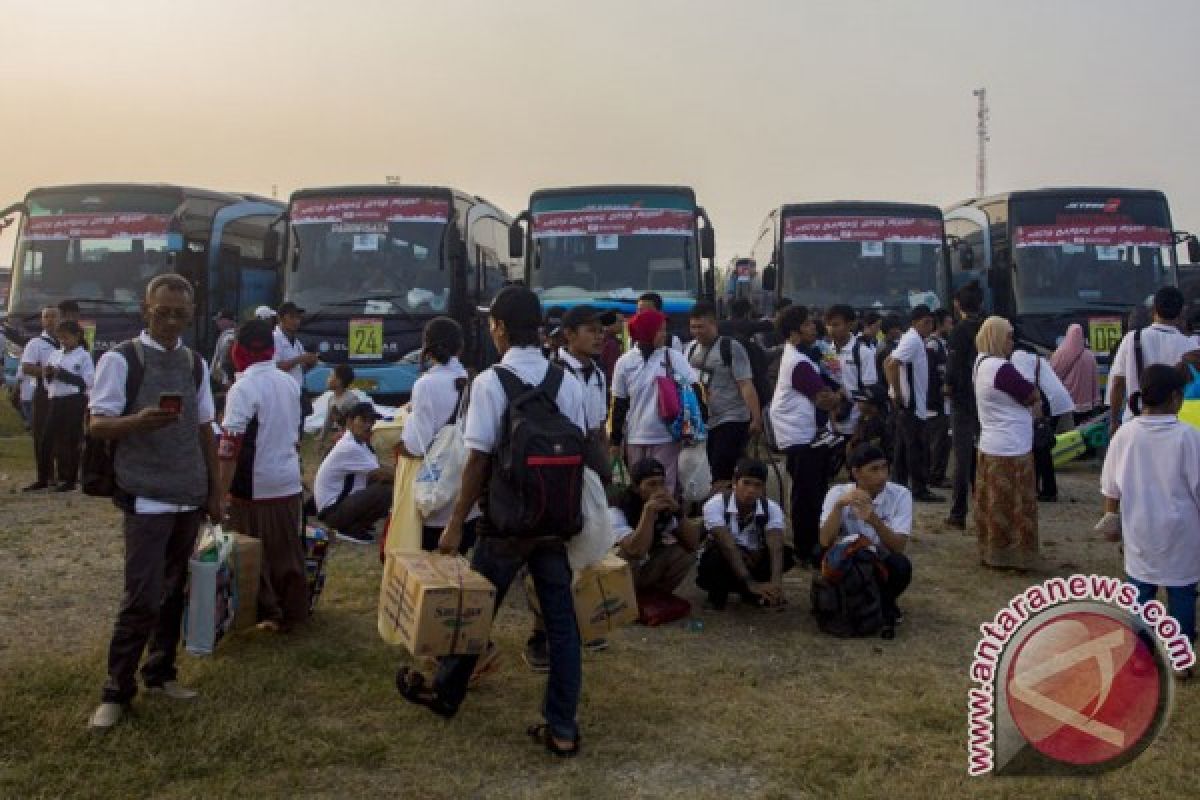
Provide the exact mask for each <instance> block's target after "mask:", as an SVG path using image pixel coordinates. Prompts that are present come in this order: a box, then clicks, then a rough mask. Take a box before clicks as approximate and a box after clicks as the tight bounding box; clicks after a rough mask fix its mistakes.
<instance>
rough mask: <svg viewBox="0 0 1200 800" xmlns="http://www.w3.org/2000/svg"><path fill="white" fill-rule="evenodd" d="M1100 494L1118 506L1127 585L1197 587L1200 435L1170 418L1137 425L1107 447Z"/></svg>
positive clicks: (1129, 425) (1142, 418) (1125, 429)
mask: <svg viewBox="0 0 1200 800" xmlns="http://www.w3.org/2000/svg"><path fill="white" fill-rule="evenodd" d="M1100 487H1101V491H1102V492H1103V493H1104V496H1105V497H1110V498H1113V499H1115V500H1120V501H1121V530H1122V536H1123V539H1124V545H1125V571H1126V572H1127V573H1128V574H1129V575H1130V577H1132V578H1135V579H1137V580H1139V581H1145V582H1146V583H1153V584H1157V585H1159V586H1187V585H1188V584H1192V583H1196V582H1197V581H1200V431H1198V430H1196V429H1195V428H1193V427H1192V426H1190V425H1187V424H1186V423H1182V422H1180V421H1179V419H1178V418H1177V417H1174V416H1163V415H1143V416H1140V417H1134V418H1133V419H1131V420H1130V421H1129V422H1128V423H1127V424H1125V425H1122V426H1121V427H1120V429H1118V430H1117V432H1116V433H1115V434H1113V437H1112V441H1111V442H1109V445H1108V453H1107V454H1106V455H1105V458H1104V469H1103V470H1102V472H1101V474H1100Z"/></svg>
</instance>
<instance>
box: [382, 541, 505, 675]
mask: <svg viewBox="0 0 1200 800" xmlns="http://www.w3.org/2000/svg"><path fill="white" fill-rule="evenodd" d="M495 602H496V589H495V587H494V586H492V584H491V582H490V581H488V580H487V578H484V577H483V576H482V575H480V574H479V573H477V572H473V571H472V570H471V565H470V564H469V563H468V562H467V560H466V559H465V558H462V557H461V556H443V555H438V554H436V553H403V554H393V555H389V556H388V560H387V563H386V564H385V565H384V568H383V583H382V586H381V587H380V595H379V619H378V628H379V635H380V636H381V637H383V640H384V641H385V642H389V643H391V644H402V645H404V647H405V648H406V649H407V650H408V651H409V652H410V653H412V654H413V655H414V656H417V657H438V656H448V655H479V654H481V653H483V651H484V650H485V649H486V648H487V643H488V636H489V634H490V633H491V629H492V611H493V609H494V606H495Z"/></svg>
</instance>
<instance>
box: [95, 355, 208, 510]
mask: <svg viewBox="0 0 1200 800" xmlns="http://www.w3.org/2000/svg"><path fill="white" fill-rule="evenodd" d="M138 341H139V342H141V343H142V347H145V348H149V349H151V350H158V351H160V352H161V351H164V350H166V348H165V347H163V346H162V345H161V344H159V343H158V342H156V341H154V339H152V338H150V334H148V333H146V332H145V331H142V332H141V333H140V334H139V335H138ZM180 344H181V342H176V343H175V346H176V347H178V346H179V345H180ZM172 349H174V348H172ZM200 365H201V367H202V372H203V374H202V375H201V376H200V386H199V387H198V388H197V389H196V424H197V425H211V424H212V421H213V417H215V416H216V409H215V408H214V406H213V396H212V378H211V376H210V374H209V371H208V363H207V362H205V360H204V359H203V358H201V359H200ZM128 374H129V363H128V362H127V361H126V360H125V357H124V356H123V355H121V354H120V353H118V352H117V351H116V350H115V349H113V350H109V351H108V352H107V353H105V354H104V355H102V356H100V361H99V363H97V364H96V380H95V383H93V384H92V394H91V398H90V399H89V400H88V410H90V411H91V412H92V414H94V415H96V416H98V417H119V416H121V415H122V414H124V413H125V377H126V376H127V375H128ZM133 510H134V513H136V514H182V513H184V512H186V511H195V510H196V506H184V505H175V504H174V503H164V502H162V501H160V500H151V499H150V498H148V497H138V498H135V499H134V506H133Z"/></svg>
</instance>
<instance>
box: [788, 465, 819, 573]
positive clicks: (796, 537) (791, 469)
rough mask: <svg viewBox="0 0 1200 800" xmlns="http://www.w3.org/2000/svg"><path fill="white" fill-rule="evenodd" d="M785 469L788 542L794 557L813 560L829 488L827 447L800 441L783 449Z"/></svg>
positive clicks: (815, 558)
mask: <svg viewBox="0 0 1200 800" xmlns="http://www.w3.org/2000/svg"><path fill="white" fill-rule="evenodd" d="M787 471H788V476H789V477H790V478H791V481H792V492H791V508H790V510H791V514H792V543H793V545H794V546H795V548H796V560H797V561H799V562H800V563H801V564H815V563H818V562H817V558H818V551H819V547H820V538H821V537H820V534H821V504H822V503H824V502H825V492H826V491H827V490H828V489H829V449H828V448H825V447H812V446H811V445H806V444H801V445H795V446H793V447H789V448H788V449H787Z"/></svg>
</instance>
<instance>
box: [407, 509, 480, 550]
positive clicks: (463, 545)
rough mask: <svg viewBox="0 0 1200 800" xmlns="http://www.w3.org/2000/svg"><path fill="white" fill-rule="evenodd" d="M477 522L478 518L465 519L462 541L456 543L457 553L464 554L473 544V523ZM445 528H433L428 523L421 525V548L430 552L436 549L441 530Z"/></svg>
mask: <svg viewBox="0 0 1200 800" xmlns="http://www.w3.org/2000/svg"><path fill="white" fill-rule="evenodd" d="M477 522H479V518H478V517H476V518H475V519H471V520H467V521H466V522H464V523H463V532H462V541H461V542H459V543H458V554H459V555H460V556H465V555H466V554H467V551H468V550H470V549H471V547H472V546H474V544H475V524H476V523H477ZM444 530H445V528H434V527H430V526H429V525H423V526H421V549H422V550H425V551H427V552H430V553H432V552H433V551H434V550H437V549H438V541H439V540H440V539H441V538H442V531H444Z"/></svg>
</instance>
